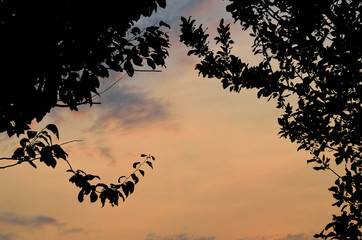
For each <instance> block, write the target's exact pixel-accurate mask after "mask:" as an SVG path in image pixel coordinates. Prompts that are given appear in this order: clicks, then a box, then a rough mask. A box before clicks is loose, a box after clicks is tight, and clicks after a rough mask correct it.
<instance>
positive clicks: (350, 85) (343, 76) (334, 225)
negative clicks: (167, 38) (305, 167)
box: [180, 0, 362, 240]
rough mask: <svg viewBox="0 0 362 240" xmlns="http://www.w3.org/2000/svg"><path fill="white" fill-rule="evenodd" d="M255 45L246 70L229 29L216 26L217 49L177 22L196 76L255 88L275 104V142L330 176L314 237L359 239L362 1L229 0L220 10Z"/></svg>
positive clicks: (187, 22) (198, 30) (189, 24)
mask: <svg viewBox="0 0 362 240" xmlns="http://www.w3.org/2000/svg"><path fill="white" fill-rule="evenodd" d="M227 11H228V12H230V13H231V14H232V16H233V18H234V19H235V21H239V22H240V24H241V27H242V29H243V30H248V31H250V32H251V33H250V35H251V36H252V37H253V38H254V45H253V49H252V50H253V52H254V53H255V54H258V55H261V56H262V57H263V60H262V61H261V62H260V64H259V65H257V66H249V65H248V64H247V63H245V62H243V61H242V60H241V59H240V58H239V57H237V56H234V55H232V54H231V49H232V45H233V43H234V42H233V41H232V40H231V38H230V31H229V30H230V27H229V25H225V24H224V20H221V21H220V25H219V27H218V29H217V30H218V34H219V36H217V37H215V40H216V43H217V44H218V45H220V48H221V49H220V50H218V51H213V50H211V49H210V47H209V45H208V40H207V38H208V34H206V32H205V30H204V29H203V28H202V26H201V25H200V26H199V27H196V26H195V20H192V19H191V18H189V19H186V18H184V17H182V19H181V20H182V24H181V31H182V34H181V36H180V40H181V42H183V43H184V44H185V45H186V46H189V47H190V48H191V50H190V51H189V52H188V54H189V55H196V56H198V57H199V58H201V59H202V60H201V62H200V63H199V64H197V65H196V69H197V70H198V71H199V73H200V74H202V76H203V77H209V78H218V79H220V80H221V82H222V85H223V88H224V89H226V88H229V90H230V91H235V92H240V91H241V89H243V88H246V89H251V88H254V89H258V94H257V96H258V98H260V97H266V98H268V100H270V99H275V100H276V104H277V106H276V107H277V108H279V109H281V110H282V111H283V112H284V113H283V114H282V115H281V116H280V117H279V118H278V123H279V125H280V126H281V131H280V132H279V134H280V136H281V137H285V138H289V139H290V140H291V141H292V142H296V143H297V144H298V145H299V148H298V150H300V149H305V150H307V151H309V152H310V153H311V155H312V156H313V157H312V159H310V160H308V161H307V162H308V163H313V164H315V166H314V167H313V168H314V169H315V170H326V171H330V172H332V173H333V174H335V175H336V177H337V179H336V181H335V185H334V186H332V187H330V188H329V191H331V192H332V193H333V197H334V198H335V200H336V202H335V203H334V204H333V206H337V207H339V208H340V211H341V213H340V215H333V219H332V221H331V223H329V224H328V225H327V226H326V227H325V229H324V230H323V231H322V232H321V233H319V234H316V235H315V237H316V238H322V239H350V240H358V239H361V230H362V217H361V209H362V190H361V180H362V178H361V168H362V166H361V164H362V160H361V158H362V153H361V152H362V146H361V143H362V138H361V133H362V131H361V123H362V118H361V114H362V112H361V107H362V105H361V97H362V44H361V42H362V33H361V22H362V16H361V13H362V2H361V1H351V0H327V1H315V0H306V1H299V0H257V1H249V0H239V1H237V0H230V4H229V5H228V6H227Z"/></svg>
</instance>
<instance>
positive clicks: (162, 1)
mask: <svg viewBox="0 0 362 240" xmlns="http://www.w3.org/2000/svg"><path fill="white" fill-rule="evenodd" d="M156 2H157V3H158V5H160V7H162V8H165V7H166V0H156Z"/></svg>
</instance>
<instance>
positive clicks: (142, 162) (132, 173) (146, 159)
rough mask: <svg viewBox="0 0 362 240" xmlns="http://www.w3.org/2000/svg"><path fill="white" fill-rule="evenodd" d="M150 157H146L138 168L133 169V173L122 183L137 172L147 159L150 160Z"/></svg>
mask: <svg viewBox="0 0 362 240" xmlns="http://www.w3.org/2000/svg"><path fill="white" fill-rule="evenodd" d="M149 158H150V157H146V159H145V160H144V161H143V162H142V163H141V164H140V165H139V166H138V167H137V168H136V170H134V171H133V173H131V174H130V175H129V176H128V177H127V178H126V179H125V180H124V181H123V182H122V183H121V185H122V184H124V183H125V182H126V181H127V180H128V179H129V178H130V177H131V176H132V174H134V173H136V172H137V171H138V170H139V169H140V168H141V167H142V165H143V164H145V163H146V162H147V160H148V159H149Z"/></svg>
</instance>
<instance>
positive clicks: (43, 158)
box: [40, 146, 57, 168]
mask: <svg viewBox="0 0 362 240" xmlns="http://www.w3.org/2000/svg"><path fill="white" fill-rule="evenodd" d="M40 162H44V163H45V164H46V165H47V166H51V167H53V168H55V166H56V165H57V161H56V160H55V159H54V157H53V155H52V151H51V148H50V147H49V146H47V147H44V148H43V149H42V150H41V151H40Z"/></svg>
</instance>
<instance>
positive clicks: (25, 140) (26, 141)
mask: <svg viewBox="0 0 362 240" xmlns="http://www.w3.org/2000/svg"><path fill="white" fill-rule="evenodd" d="M28 142H29V139H27V138H23V139H21V140H20V146H22V147H23V148H25V146H26V143H28Z"/></svg>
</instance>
